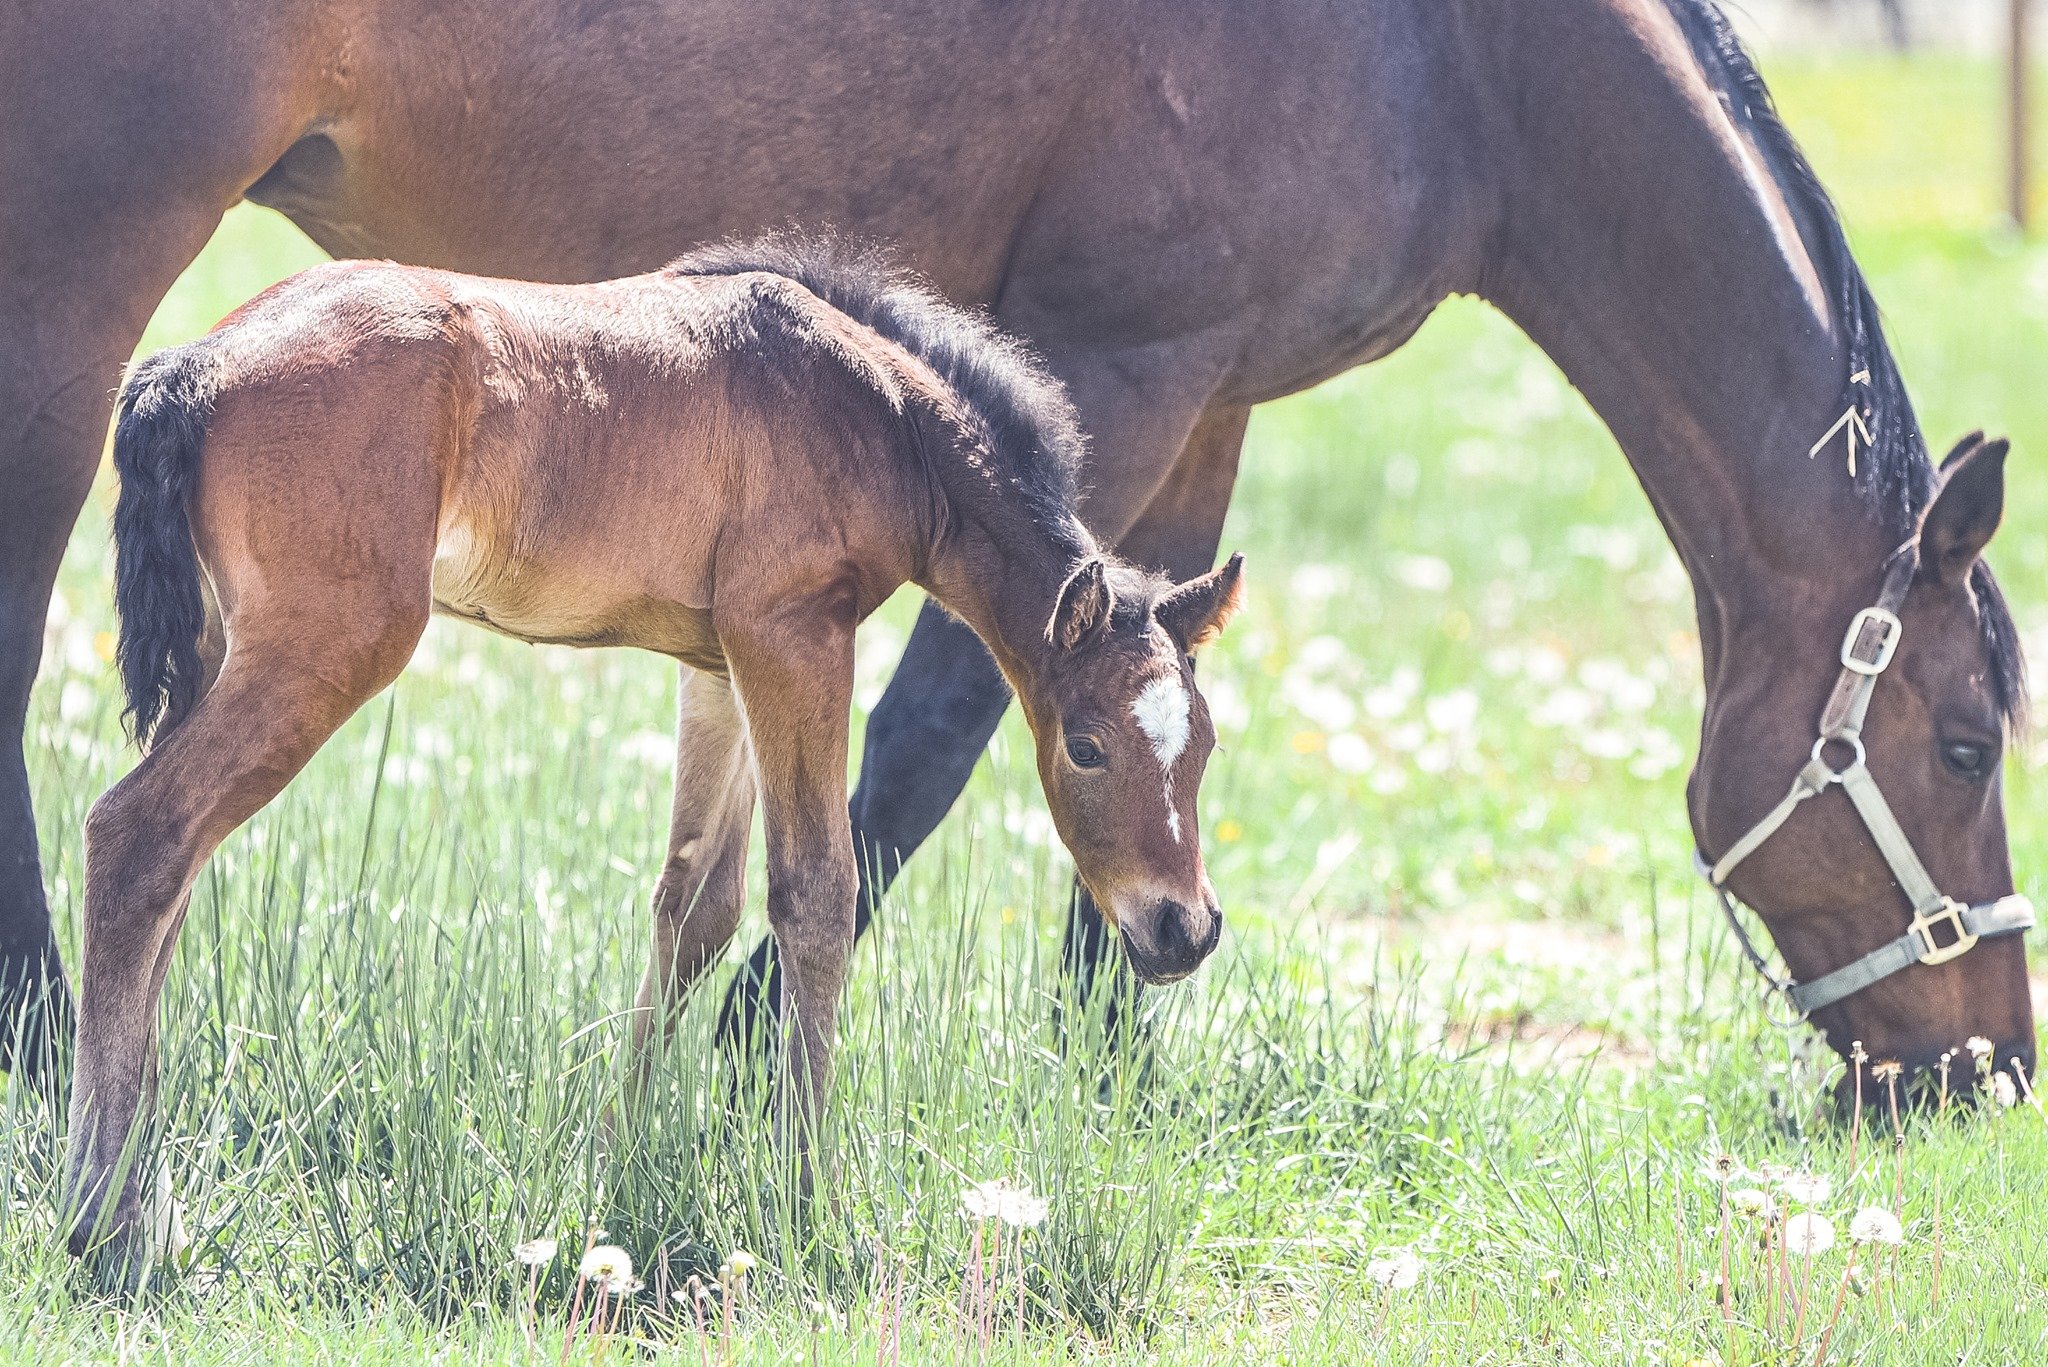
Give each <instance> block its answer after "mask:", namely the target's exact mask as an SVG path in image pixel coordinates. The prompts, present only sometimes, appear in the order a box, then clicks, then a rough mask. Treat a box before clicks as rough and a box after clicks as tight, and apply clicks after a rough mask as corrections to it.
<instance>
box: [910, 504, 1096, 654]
mask: <svg viewBox="0 0 2048 1367" xmlns="http://www.w3.org/2000/svg"><path fill="white" fill-rule="evenodd" d="M1079 553H1080V551H1079V550H1078V549H1077V546H1076V544H1075V543H1074V542H1073V540H1072V538H1071V537H1068V536H1062V535H1059V534H1057V533H1056V532H1055V531H1054V530H1051V529H1047V528H1044V527H1041V526H1039V525H1037V524H1036V523H1035V522H1034V521H1033V520H1031V519H1030V518H1027V517H1023V516H1021V515H1020V516H1018V517H1015V518H975V517H970V516H961V517H958V518H957V520H956V521H955V522H954V524H953V526H952V528H951V530H950V531H949V532H948V533H947V535H946V537H945V539H944V540H943V542H942V543H941V544H940V545H939V546H937V547H935V548H934V549H933V551H932V553H931V555H930V557H929V559H928V561H927V568H926V571H925V574H924V577H923V578H922V579H920V580H919V583H918V587H920V588H922V589H924V590H925V592H927V593H929V594H930V595H931V596H932V597H933V598H935V599H937V600H938V602H939V605H940V606H941V607H943V608H945V609H946V610H947V611H948V612H951V613H952V614H953V615H954V616H956V617H958V618H960V620H962V621H963V622H965V623H967V625H968V626H970V627H972V628H973V629H974V634H975V635H977V636H979V637H981V639H982V641H983V643H985V644H986V645H987V646H988V648H989V653H990V654H992V655H994V656H995V659H996V663H997V664H999V665H1000V666H1002V670H1003V674H1004V676H1005V677H1007V678H1008V679H1009V680H1010V682H1011V684H1012V686H1015V685H1016V684H1017V683H1018V682H1019V680H1020V679H1021V678H1022V677H1024V676H1026V675H1028V674H1029V673H1030V672H1032V671H1034V670H1036V669H1037V668H1038V665H1039V662H1040V660H1041V659H1042V658H1043V656H1044V652H1045V648H1046V629H1047V626H1048V624H1049V623H1050V622H1051V620H1052V609H1053V605H1054V603H1055V602H1056V601H1057V600H1058V598H1059V591H1060V586H1061V585H1062V584H1064V583H1065V582H1066V577H1067V575H1068V574H1069V573H1070V572H1071V571H1072V570H1073V568H1074V563H1075V560H1076V558H1077V555H1078V554H1079Z"/></svg>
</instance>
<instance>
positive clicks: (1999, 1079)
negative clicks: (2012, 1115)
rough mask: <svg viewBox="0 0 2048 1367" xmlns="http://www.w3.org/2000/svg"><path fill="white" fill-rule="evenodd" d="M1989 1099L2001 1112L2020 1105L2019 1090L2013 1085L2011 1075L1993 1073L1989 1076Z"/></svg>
mask: <svg viewBox="0 0 2048 1367" xmlns="http://www.w3.org/2000/svg"><path fill="white" fill-rule="evenodd" d="M1991 1099H1992V1100H1993V1101H1994V1102H1996V1103H1997V1104H1998V1106H1999V1108H2000V1109H2001V1110H2005V1109H2010V1108H2011V1107H2014V1106H2017V1105H2019V1104H2020V1089H2019V1088H2018V1087H2016V1086H2014V1085H2013V1080H2012V1074H2011V1073H1993V1074H1992V1075H1991Z"/></svg>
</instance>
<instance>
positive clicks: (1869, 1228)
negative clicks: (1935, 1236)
mask: <svg viewBox="0 0 2048 1367" xmlns="http://www.w3.org/2000/svg"><path fill="white" fill-rule="evenodd" d="M1849 1242H1851V1243H1855V1244H1888V1245H1891V1246H1893V1247H1897V1246H1898V1245H1899V1244H1903V1243H1904V1242H1906V1228H1905V1226H1904V1225H1902V1224H1900V1223H1899V1217H1898V1216H1896V1215H1894V1214H1892V1213H1891V1212H1890V1211H1888V1210H1886V1209H1885V1208H1884V1207H1883V1206H1865V1207H1864V1208H1863V1209H1861V1210H1859V1211H1857V1212H1856V1215H1855V1217H1854V1218H1853V1219H1851V1220H1850V1221H1849Z"/></svg>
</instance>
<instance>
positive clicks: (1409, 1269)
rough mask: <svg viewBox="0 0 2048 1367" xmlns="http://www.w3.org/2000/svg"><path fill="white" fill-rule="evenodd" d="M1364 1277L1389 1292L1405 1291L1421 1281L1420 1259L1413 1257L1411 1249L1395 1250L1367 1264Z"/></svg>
mask: <svg viewBox="0 0 2048 1367" xmlns="http://www.w3.org/2000/svg"><path fill="white" fill-rule="evenodd" d="M1365 1275H1366V1277H1367V1279H1369V1280H1370V1281H1372V1282H1373V1283H1374V1284H1375V1285H1378V1286H1382V1287H1385V1288H1386V1289H1387V1290H1389V1291H1406V1290H1408V1289H1409V1288H1410V1287H1412V1286H1414V1285H1415V1283H1416V1282H1418V1281H1420V1280H1422V1259H1420V1258H1418V1257H1417V1256H1415V1250H1414V1249H1412V1248H1402V1249H1396V1250H1395V1251H1394V1252H1393V1253H1392V1254H1390V1255H1389V1256H1387V1257H1384V1258H1374V1259H1372V1260H1371V1261H1370V1262H1368V1263H1367V1264H1366V1265H1365Z"/></svg>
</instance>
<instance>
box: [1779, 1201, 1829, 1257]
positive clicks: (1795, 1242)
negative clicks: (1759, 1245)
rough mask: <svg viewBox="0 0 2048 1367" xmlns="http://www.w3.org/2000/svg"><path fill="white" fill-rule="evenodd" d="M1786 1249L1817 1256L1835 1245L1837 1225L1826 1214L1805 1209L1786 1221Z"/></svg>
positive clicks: (1804, 1254) (1803, 1255)
mask: <svg viewBox="0 0 2048 1367" xmlns="http://www.w3.org/2000/svg"><path fill="white" fill-rule="evenodd" d="M1784 1241H1785V1251H1786V1252H1787V1253H1797V1254H1799V1255H1800V1256H1801V1257H1803V1258H1816V1257H1819V1256H1820V1255H1821V1254H1823V1253H1825V1252H1827V1251H1828V1250H1829V1249H1831V1248H1833V1247H1834V1246H1835V1226H1834V1223H1833V1222H1832V1221H1830V1220H1829V1219H1828V1217H1827V1216H1825V1215H1816V1214H1814V1213H1813V1212H1812V1211H1804V1212H1801V1213H1800V1214H1798V1215H1795V1216H1793V1217H1792V1218H1791V1219H1789V1220H1787V1221H1786V1222H1785V1235H1784Z"/></svg>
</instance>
